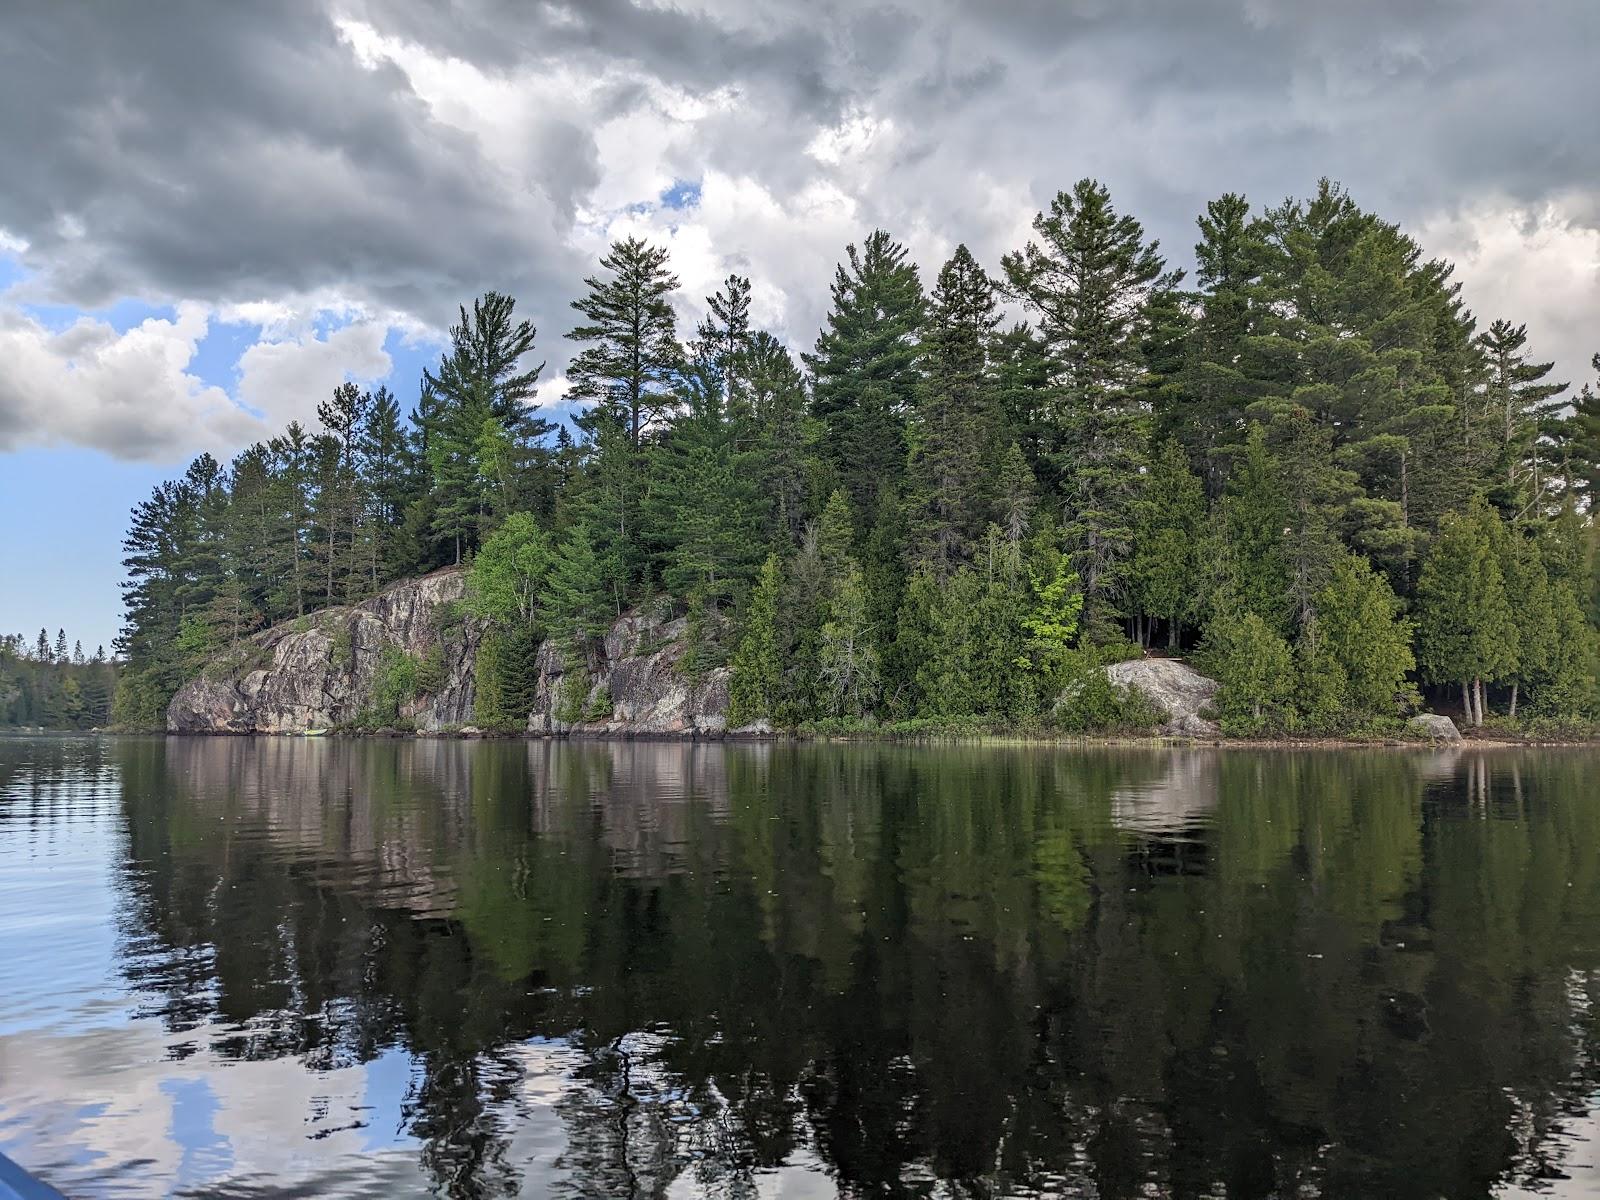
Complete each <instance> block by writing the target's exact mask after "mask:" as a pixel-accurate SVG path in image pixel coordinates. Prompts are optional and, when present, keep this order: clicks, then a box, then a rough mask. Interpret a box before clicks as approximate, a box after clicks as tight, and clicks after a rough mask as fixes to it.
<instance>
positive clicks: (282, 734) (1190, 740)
mask: <svg viewBox="0 0 1600 1200" xmlns="http://www.w3.org/2000/svg"><path fill="white" fill-rule="evenodd" d="M6 735H11V736H32V737H41V736H43V737H73V736H80V737H81V736H96V737H105V736H109V737H163V738H169V737H170V738H184V737H192V738H254V737H260V738H284V739H288V738H305V739H308V740H311V741H323V740H329V741H332V740H352V741H354V740H379V741H468V742H473V741H499V742H510V741H527V742H684V743H702V744H721V743H732V744H734V745H773V744H778V743H784V744H790V745H804V744H819V745H849V744H863V745H865V744H872V745H905V746H953V745H972V746H997V747H998V746H1019V747H1020V746H1038V747H1060V748H1073V747H1081V748H1120V749H1145V750H1363V749H1379V750H1441V749H1458V750H1466V749H1474V750H1518V749H1574V750H1576V749H1600V735H1597V736H1594V737H1520V738H1519V737H1508V736H1487V737H1479V736H1473V735H1471V734H1463V735H1462V736H1461V738H1460V740H1459V741H1450V740H1446V739H1442V738H1425V737H1417V738H1405V737H1392V736H1386V737H1368V738H1356V737H1304V738H1296V737H1282V736H1279V737H1264V738H1249V737H1240V738H1230V737H1215V738H1196V737H1185V736H1176V735H1165V734H1152V735H1145V736H1140V735H1136V734H1065V733H1063V734H1052V733H1027V732H964V731H952V732H948V733H941V732H938V731H928V732H922V733H910V732H907V733H896V732H873V731H867V730H863V731H858V732H837V731H827V732H806V731H797V730H775V731H772V732H760V733H697V732H693V731H685V732H674V731H661V730H637V731H625V730H597V731H593V732H590V731H585V730H574V731H569V732H563V733H530V732H526V731H519V732H503V731H496V730H487V729H470V728H469V729H461V730H434V731H428V732H419V731H415V730H389V729H372V730H366V729H361V730H355V729H339V730H327V731H324V732H317V733H307V732H301V731H287V730H285V731H259V730H252V731H249V732H232V731H223V730H215V731H212V730H207V731H194V732H178V731H174V730H165V729H43V728H11V729H0V736H6Z"/></svg>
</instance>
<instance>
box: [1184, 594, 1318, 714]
mask: <svg viewBox="0 0 1600 1200" xmlns="http://www.w3.org/2000/svg"><path fill="white" fill-rule="evenodd" d="M1202 662H1204V663H1205V666H1206V669H1207V670H1208V671H1209V672H1210V673H1211V674H1212V675H1213V676H1215V677H1216V680H1217V683H1218V684H1219V685H1220V686H1219V688H1218V690H1217V707H1218V711H1219V714H1220V716H1221V723H1222V728H1223V730H1224V731H1225V732H1228V733H1263V732H1267V731H1270V730H1274V729H1281V728H1283V727H1284V725H1285V724H1286V723H1287V722H1288V721H1289V719H1290V717H1291V716H1292V713H1291V711H1290V704H1291V701H1292V700H1293V698H1294V695H1295V690H1296V686H1295V673H1294V656H1293V654H1292V653H1291V652H1290V650H1289V644H1288V643H1287V642H1285V641H1284V640H1283V638H1282V637H1280V636H1279V635H1278V633H1277V632H1276V631H1275V630H1274V629H1273V628H1272V627H1271V626H1270V625H1268V624H1267V622H1265V621H1263V620H1262V619H1261V618H1260V617H1259V616H1257V615H1256V614H1255V613H1253V612H1246V613H1243V614H1242V615H1238V616H1228V617H1224V618H1222V619H1220V620H1218V621H1216V622H1214V623H1213V624H1212V626H1211V628H1210V629H1209V630H1207V633H1206V644H1205V646H1204V647H1203V653H1202Z"/></svg>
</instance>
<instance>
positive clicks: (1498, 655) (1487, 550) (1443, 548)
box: [1417, 502, 1516, 725]
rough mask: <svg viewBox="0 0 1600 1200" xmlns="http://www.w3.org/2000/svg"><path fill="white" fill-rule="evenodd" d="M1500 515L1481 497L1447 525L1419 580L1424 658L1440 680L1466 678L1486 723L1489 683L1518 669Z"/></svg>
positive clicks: (1465, 696)
mask: <svg viewBox="0 0 1600 1200" xmlns="http://www.w3.org/2000/svg"><path fill="white" fill-rule="evenodd" d="M1497 520H1498V518H1496V517H1495V515H1494V513H1493V512H1492V511H1491V510H1490V509H1489V508H1488V506H1487V505H1485V504H1483V503H1482V502H1477V503H1475V504H1474V505H1473V507H1472V508H1471V509H1470V510H1468V511H1467V512H1465V513H1452V514H1449V515H1448V516H1446V517H1445V518H1444V520H1443V521H1442V522H1441V523H1440V526H1439V532H1438V534H1437V536H1436V537H1435V538H1434V542H1433V546H1432V548H1431V549H1430V550H1429V552H1428V556H1427V558H1426V559H1425V560H1424V562H1423V564H1422V572H1421V575H1420V576H1419V578H1418V580H1417V661H1418V665H1419V666H1420V667H1421V668H1422V671H1423V674H1424V676H1425V677H1426V678H1428V679H1430V680H1432V681H1433V682H1435V683H1459V684H1460V685H1461V697H1462V708H1463V709H1464V710H1465V712H1466V717H1467V720H1468V721H1469V722H1470V723H1471V724H1473V725H1482V724H1483V719H1484V691H1483V685H1484V683H1485V682H1486V681H1487V682H1491V683H1492V682H1494V681H1495V680H1497V679H1501V678H1504V677H1505V676H1506V675H1508V674H1509V673H1510V672H1511V671H1512V670H1513V669H1514V663H1515V659H1514V657H1512V654H1511V647H1512V646H1513V644H1514V639H1515V633H1516V630H1515V617H1514V614H1513V613H1512V609H1511V604H1510V600H1509V598H1508V597H1507V595H1506V590H1505V578H1504V575H1503V574H1502V571H1501V567H1500V562H1499V559H1498V557H1497V555H1496V554H1495V549H1494V545H1493V542H1492V540H1491V536H1490V530H1491V529H1492V524H1491V523H1492V522H1495V521H1497Z"/></svg>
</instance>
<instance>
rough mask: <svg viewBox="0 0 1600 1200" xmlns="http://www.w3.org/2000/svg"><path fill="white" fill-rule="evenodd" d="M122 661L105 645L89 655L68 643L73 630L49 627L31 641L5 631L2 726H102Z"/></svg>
mask: <svg viewBox="0 0 1600 1200" xmlns="http://www.w3.org/2000/svg"><path fill="white" fill-rule="evenodd" d="M116 681H117V664H116V663H114V662H112V661H110V660H109V659H108V658H107V657H106V651H105V647H104V646H97V647H95V651H94V653H93V654H92V655H86V654H85V653H84V650H83V643H82V642H81V641H75V642H73V644H72V648H71V649H70V650H68V649H67V631H66V630H65V629H58V630H56V636H55V641H54V642H52V641H51V640H50V635H49V633H48V632H47V631H46V630H43V629H41V630H39V636H38V638H37V639H36V640H35V641H34V642H33V643H32V644H30V643H29V642H28V640H27V639H26V638H24V637H23V636H22V635H21V634H20V633H12V634H5V635H0V729H15V728H19V727H21V728H44V729H99V728H101V727H103V726H105V725H106V724H108V723H109V721H110V719H111V701H112V696H113V693H114V691H115V688H116Z"/></svg>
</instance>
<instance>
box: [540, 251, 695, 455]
mask: <svg viewBox="0 0 1600 1200" xmlns="http://www.w3.org/2000/svg"><path fill="white" fill-rule="evenodd" d="M600 266H601V267H602V268H604V269H605V270H606V271H607V272H608V275H607V276H606V277H604V278H602V277H599V276H593V275H591V276H590V277H589V278H587V279H585V280H584V281H583V283H584V287H585V288H586V289H587V291H586V292H585V293H584V295H583V296H582V297H580V298H579V299H577V300H574V301H573V302H572V307H573V308H575V309H576V310H577V311H578V313H579V314H580V315H581V316H582V317H583V318H584V321H583V323H581V324H579V325H576V326H574V327H573V329H572V330H571V332H569V333H568V334H567V337H568V338H570V339H572V340H573V341H575V342H579V343H585V344H586V345H585V348H584V349H583V350H582V351H581V352H579V354H578V356H577V357H576V358H574V359H573V360H572V365H571V366H569V367H568V368H567V381H568V383H569V385H570V388H569V392H568V394H569V395H570V396H572V398H573V399H575V400H587V401H591V402H592V403H593V404H595V405H596V406H597V408H598V409H599V410H600V411H602V412H604V413H605V414H606V415H607V417H609V418H610V419H611V420H612V421H614V422H615V423H616V424H618V425H620V426H621V427H622V428H623V429H624V430H625V431H626V432H627V435H628V441H629V444H630V445H632V446H633V447H634V448H635V449H637V448H638V447H639V446H641V445H642V444H643V442H644V440H645V438H646V436H648V434H649V433H650V432H651V430H652V429H653V428H654V427H655V426H657V425H659V424H660V423H661V422H662V421H663V420H664V419H665V415H666V413H667V411H668V410H669V409H670V408H671V406H672V402H673V391H672V388H673V375H674V373H675V372H676V370H677V367H678V364H679V363H680V362H681V361H682V358H683V350H682V347H680V346H679V345H678V331H677V320H676V318H675V317H674V316H673V312H672V293H673V292H675V291H677V289H678V277H677V276H676V275H674V274H673V273H672V272H671V271H670V270H669V269H668V267H667V252H666V250H665V249H664V248H662V247H660V246H651V245H648V244H646V243H645V242H642V241H640V240H639V239H638V238H626V239H624V240H623V241H620V242H614V243H612V246H611V249H610V250H609V251H607V252H606V254H605V256H604V257H603V258H601V260H600Z"/></svg>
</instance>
